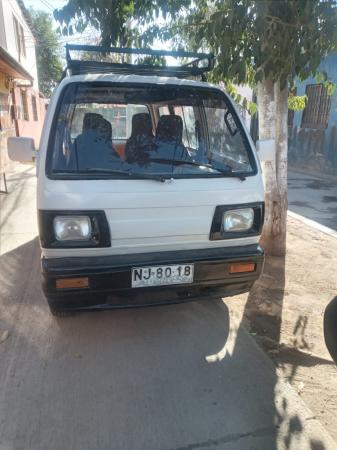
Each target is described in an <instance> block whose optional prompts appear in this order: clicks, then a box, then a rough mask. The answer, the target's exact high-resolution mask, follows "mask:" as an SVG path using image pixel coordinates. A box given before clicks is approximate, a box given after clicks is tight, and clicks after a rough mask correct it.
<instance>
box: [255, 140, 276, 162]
mask: <svg viewBox="0 0 337 450" xmlns="http://www.w3.org/2000/svg"><path fill="white" fill-rule="evenodd" d="M256 150H257V154H258V156H259V159H260V161H261V162H262V161H275V150H276V149H275V141H274V139H260V140H258V141H256Z"/></svg>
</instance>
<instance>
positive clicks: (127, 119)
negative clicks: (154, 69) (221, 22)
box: [47, 83, 255, 179]
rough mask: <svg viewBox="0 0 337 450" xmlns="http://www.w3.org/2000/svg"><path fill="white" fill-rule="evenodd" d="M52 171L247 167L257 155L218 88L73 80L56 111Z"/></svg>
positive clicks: (224, 171) (207, 172) (142, 174)
mask: <svg viewBox="0 0 337 450" xmlns="http://www.w3.org/2000/svg"><path fill="white" fill-rule="evenodd" d="M53 127H54V128H53V130H52V133H51V137H50V141H49V149H48V158H47V172H48V174H49V175H52V176H53V177H61V178H84V179H89V178H92V177H94V178H106V177H108V178H117V179H125V177H126V176H131V177H132V178H151V177H158V176H160V177H164V178H188V177H210V176H227V175H228V176H238V175H239V174H241V175H249V174H252V173H254V171H255V161H254V158H253V156H252V152H251V149H250V147H249V143H248V141H247V139H246V137H245V135H244V132H243V129H242V126H241V124H240V121H239V119H238V117H237V116H236V113H235V112H234V111H233V110H232V107H231V105H230V104H229V103H228V101H227V99H226V97H225V96H224V95H223V94H222V93H221V92H218V91H216V90H212V89H207V88H206V89H205V88H197V87H188V86H177V85H169V84H166V85H151V86H149V85H146V86H144V85H132V86H130V84H128V85H123V84H118V85H116V84H112V83H111V84H100V83H72V84H70V85H68V86H67V87H66V89H65V91H64V94H63V96H62V99H61V100H60V104H59V106H58V108H57V116H56V118H55V119H54V125H53Z"/></svg>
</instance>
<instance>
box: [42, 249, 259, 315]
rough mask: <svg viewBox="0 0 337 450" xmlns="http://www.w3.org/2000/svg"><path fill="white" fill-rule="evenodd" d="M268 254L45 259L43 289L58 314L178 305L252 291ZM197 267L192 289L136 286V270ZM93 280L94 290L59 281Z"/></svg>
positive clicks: (227, 252)
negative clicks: (233, 269)
mask: <svg viewBox="0 0 337 450" xmlns="http://www.w3.org/2000/svg"><path fill="white" fill-rule="evenodd" d="M237 262H252V263H255V271H254V272H249V273H237V274H230V273H229V265H230V264H232V263H237ZM263 263H264V253H263V250H262V248H261V247H260V246H259V245H247V246H240V247H224V248H211V249H201V250H182V251H170V252H162V253H146V254H132V255H113V256H95V257H67V258H52V259H49V258H48V259H47V258H43V259H42V277H43V290H44V293H45V295H46V297H47V299H48V302H49V304H50V306H51V307H52V308H54V309H59V310H63V309H99V308H115V307H132V306H145V305H158V304H167V303H178V302H183V301H190V300H196V299H200V298H202V297H217V298H220V297H226V296H231V295H236V294H240V293H242V292H247V291H249V289H250V288H251V287H252V285H253V284H254V282H255V281H256V280H257V279H258V277H259V276H260V274H261V272H262V269H263ZM169 264H194V281H193V283H190V284H179V285H169V286H156V287H146V288H144V287H143V288H132V287H131V270H132V268H135V267H143V266H160V265H169ZM80 277H87V278H88V279H89V286H88V287H86V288H81V289H57V287H56V280H59V279H66V278H80Z"/></svg>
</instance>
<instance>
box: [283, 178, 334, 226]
mask: <svg viewBox="0 0 337 450" xmlns="http://www.w3.org/2000/svg"><path fill="white" fill-rule="evenodd" d="M288 186H289V191H288V200H289V210H290V211H293V212H295V213H297V214H300V215H302V216H304V217H306V218H307V219H311V220H314V221H315V222H318V223H320V224H321V225H324V226H326V227H329V228H332V229H333V230H337V181H332V180H330V179H325V178H324V175H322V176H321V177H318V176H312V175H307V174H302V173H297V172H292V171H290V172H289V175H288Z"/></svg>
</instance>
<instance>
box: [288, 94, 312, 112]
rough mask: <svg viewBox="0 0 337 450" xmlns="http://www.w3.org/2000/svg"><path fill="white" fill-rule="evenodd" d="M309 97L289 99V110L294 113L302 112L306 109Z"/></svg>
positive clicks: (301, 96) (292, 97) (291, 97)
mask: <svg viewBox="0 0 337 450" xmlns="http://www.w3.org/2000/svg"><path fill="white" fill-rule="evenodd" d="M307 100H308V97H307V96H306V95H294V96H289V97H288V108H289V109H291V110H293V111H302V109H304V108H305V105H306V103H307Z"/></svg>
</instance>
